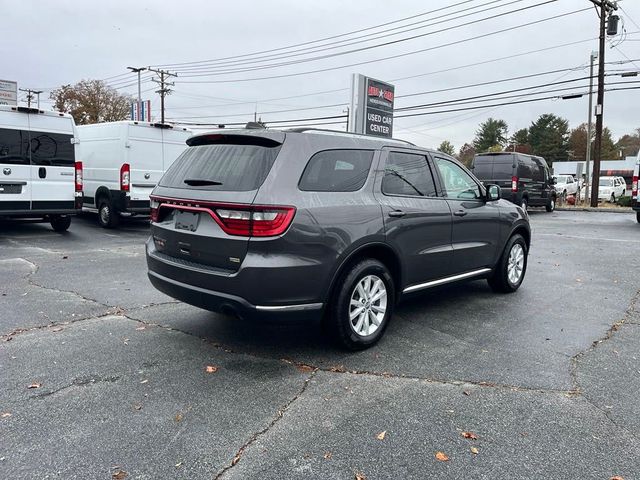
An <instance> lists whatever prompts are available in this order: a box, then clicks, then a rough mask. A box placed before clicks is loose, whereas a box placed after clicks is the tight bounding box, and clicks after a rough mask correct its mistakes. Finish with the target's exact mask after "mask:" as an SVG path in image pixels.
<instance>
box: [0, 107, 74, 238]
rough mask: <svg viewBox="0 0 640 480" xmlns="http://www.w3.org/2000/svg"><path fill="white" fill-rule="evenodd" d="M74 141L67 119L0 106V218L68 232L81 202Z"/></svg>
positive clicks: (22, 108) (61, 115)
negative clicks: (32, 221)
mask: <svg viewBox="0 0 640 480" xmlns="http://www.w3.org/2000/svg"><path fill="white" fill-rule="evenodd" d="M76 139H77V135H76V126H75V122H74V121H73V118H72V117H71V116H70V115H68V114H65V113H58V112H45V111H43V110H38V109H37V108H26V107H11V106H4V105H2V106H0V170H1V171H2V175H0V218H29V219H31V220H34V219H35V220H41V221H43V222H49V223H50V224H51V227H52V228H53V229H54V230H55V231H57V232H64V231H66V230H67V229H68V228H69V226H70V225H71V216H72V215H75V214H76V213H77V211H78V209H79V208H80V206H81V202H82V171H81V164H80V162H78V161H77V155H76V143H75V142H76Z"/></svg>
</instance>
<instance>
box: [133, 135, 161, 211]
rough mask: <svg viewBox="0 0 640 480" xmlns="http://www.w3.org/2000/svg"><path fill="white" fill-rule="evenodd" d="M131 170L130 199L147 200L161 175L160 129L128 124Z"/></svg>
mask: <svg viewBox="0 0 640 480" xmlns="http://www.w3.org/2000/svg"><path fill="white" fill-rule="evenodd" d="M127 150H128V155H127V156H128V161H129V168H130V171H131V187H130V196H131V200H146V201H148V200H149V195H150V194H151V190H153V187H155V186H156V184H157V183H158V181H159V180H160V177H161V176H162V174H163V173H164V172H163V169H162V130H161V129H159V128H154V127H149V126H146V125H129V138H128V142H127Z"/></svg>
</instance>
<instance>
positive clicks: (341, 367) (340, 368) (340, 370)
mask: <svg viewBox="0 0 640 480" xmlns="http://www.w3.org/2000/svg"><path fill="white" fill-rule="evenodd" d="M329 371H330V372H333V373H336V372H338V373H344V372H345V368H344V365H334V366H333V367H330V368H329Z"/></svg>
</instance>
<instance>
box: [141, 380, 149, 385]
mask: <svg viewBox="0 0 640 480" xmlns="http://www.w3.org/2000/svg"><path fill="white" fill-rule="evenodd" d="M148 381H149V380H147V379H144V380H142V381H141V382H140V383H141V384H142V383H147V382H148Z"/></svg>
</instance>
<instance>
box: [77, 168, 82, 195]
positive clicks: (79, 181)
mask: <svg viewBox="0 0 640 480" xmlns="http://www.w3.org/2000/svg"><path fill="white" fill-rule="evenodd" d="M81 191H82V162H76V192H81Z"/></svg>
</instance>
